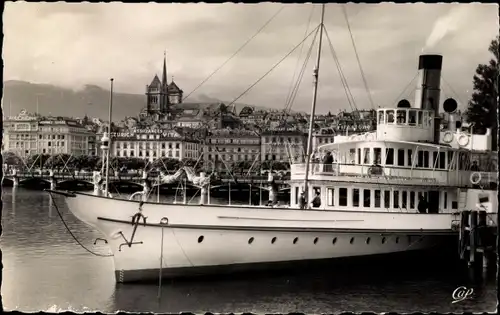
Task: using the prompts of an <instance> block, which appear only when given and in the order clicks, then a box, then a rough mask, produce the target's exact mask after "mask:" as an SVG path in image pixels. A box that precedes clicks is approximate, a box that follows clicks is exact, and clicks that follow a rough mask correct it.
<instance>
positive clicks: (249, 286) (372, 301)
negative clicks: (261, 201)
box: [0, 188, 496, 313]
mask: <svg viewBox="0 0 500 315" xmlns="http://www.w3.org/2000/svg"><path fill="white" fill-rule="evenodd" d="M235 195H236V194H235ZM247 196H248V195H247ZM256 196H257V198H258V195H256ZM160 197H161V199H162V200H173V199H174V196H160ZM2 198H3V201H4V209H3V213H2V224H3V227H4V232H3V236H2V238H1V240H0V245H1V247H2V250H3V263H4V272H3V276H4V278H3V283H2V296H3V303H4V307H5V308H6V309H7V310H20V311H26V312H28V311H39V310H50V311H53V312H57V311H61V310H66V309H69V310H72V311H75V312H83V311H92V310H100V311H102V312H110V313H111V312H116V311H118V310H123V311H137V312H138V311H146V312H148V311H149V312H169V313H170V312H180V311H192V312H195V313H201V312H206V311H211V312H254V313H270V312H273V313H276V312H277V313H284V312H305V313H325V312H341V311H345V310H348V311H353V312H361V311H374V312H384V311H388V310H392V311H400V312H409V311H410V312H414V311H423V312H430V311H438V312H450V311H452V312H465V311H468V312H480V311H492V310H494V308H495V307H496V289H495V282H494V279H495V276H494V275H490V276H489V278H488V280H487V281H483V282H481V283H473V282H468V281H467V280H466V279H463V278H460V277H458V275H460V273H458V272H457V271H456V270H452V268H449V267H448V266H447V265H445V263H444V262H441V261H438V262H439V265H442V266H441V267H442V268H440V269H439V270H436V269H434V270H425V269H424V270H421V269H419V268H418V267H416V266H412V265H401V266H399V267H400V268H389V267H387V266H385V268H383V267H384V266H382V267H381V268H379V269H373V268H375V267H376V266H372V267H373V268H372V267H370V268H368V267H367V268H357V267H355V266H347V267H346V268H344V269H341V268H340V267H335V268H332V270H327V271H319V270H318V271H316V270H311V271H310V272H306V270H304V272H303V273H300V274H291V273H283V274H275V273H273V274H252V275H239V276H229V277H219V278H217V279H212V280H210V281H209V280H207V279H193V280H190V281H185V280H184V281H179V280H174V281H164V285H163V287H162V298H161V303H159V302H160V301H159V300H158V299H157V293H158V286H157V285H154V284H148V285H145V284H140V285H136V284H127V285H115V279H114V272H113V270H114V267H113V259H112V258H104V257H96V256H92V255H90V254H88V253H87V252H86V251H85V250H84V249H82V248H81V247H80V246H79V245H78V244H76V242H75V241H74V240H73V239H72V237H71V236H70V235H69V233H68V231H67V230H66V228H65V227H64V225H63V224H62V223H61V220H60V219H59V217H58V215H57V213H56V211H57V209H56V207H57V208H58V209H59V210H60V211H61V214H62V216H63V218H64V220H65V221H66V223H67V224H68V226H69V228H70V229H71V231H72V232H73V233H74V234H75V236H76V237H77V238H78V240H79V241H81V242H82V243H83V244H84V245H85V246H87V247H88V248H90V249H92V250H93V251H96V252H98V253H101V254H107V253H108V252H109V248H108V247H107V246H106V245H105V244H104V243H98V244H97V245H94V240H95V239H96V238H97V237H102V235H100V234H99V233H98V232H97V231H95V230H93V229H91V228H90V227H88V226H86V225H84V224H82V223H81V222H80V221H78V220H77V219H76V218H75V217H74V216H73V215H72V214H71V213H70V212H69V211H68V210H67V208H66V205H65V203H64V200H63V199H62V197H61V196H55V195H54V200H53V201H52V200H51V199H50V197H49V195H48V194H47V193H44V192H38V191H31V190H25V189H22V188H17V189H10V188H4V189H3V196H2ZM153 198H154V199H156V195H154V197H153ZM245 199H246V198H245ZM215 200H217V198H212V202H214V201H215ZM219 200H220V201H224V199H223V198H220V199H219ZM193 202H195V199H193ZM233 202H236V200H233ZM241 203H242V204H247V203H248V199H246V200H242V201H241ZM421 259H431V260H432V257H431V258H424V257H422V258H421ZM395 269H401V271H400V272H398V271H397V270H395ZM460 285H467V286H473V287H474V289H475V292H476V295H475V298H474V300H467V301H463V302H460V303H456V304H451V293H452V292H453V290H454V289H455V288H456V287H458V286H460Z"/></svg>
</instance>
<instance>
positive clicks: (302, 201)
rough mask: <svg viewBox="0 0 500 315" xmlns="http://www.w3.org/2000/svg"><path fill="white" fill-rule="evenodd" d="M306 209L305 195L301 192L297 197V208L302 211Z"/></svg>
mask: <svg viewBox="0 0 500 315" xmlns="http://www.w3.org/2000/svg"><path fill="white" fill-rule="evenodd" d="M305 207H306V194H305V193H304V192H302V193H301V194H300V196H299V208H300V209H304V208H305Z"/></svg>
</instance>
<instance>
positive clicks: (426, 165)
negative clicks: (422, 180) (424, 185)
mask: <svg viewBox="0 0 500 315" xmlns="http://www.w3.org/2000/svg"><path fill="white" fill-rule="evenodd" d="M424 167H429V151H424Z"/></svg>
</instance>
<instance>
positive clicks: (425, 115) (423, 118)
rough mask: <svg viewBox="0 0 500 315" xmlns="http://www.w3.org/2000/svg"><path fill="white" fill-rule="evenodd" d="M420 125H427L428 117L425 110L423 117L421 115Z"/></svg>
mask: <svg viewBox="0 0 500 315" xmlns="http://www.w3.org/2000/svg"><path fill="white" fill-rule="evenodd" d="M422 125H423V126H424V127H428V126H429V117H428V114H427V112H424V114H423V117H422Z"/></svg>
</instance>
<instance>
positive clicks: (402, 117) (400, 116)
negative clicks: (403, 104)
mask: <svg viewBox="0 0 500 315" xmlns="http://www.w3.org/2000/svg"><path fill="white" fill-rule="evenodd" d="M397 121H398V125H405V124H406V110H404V109H398V110H397Z"/></svg>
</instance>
